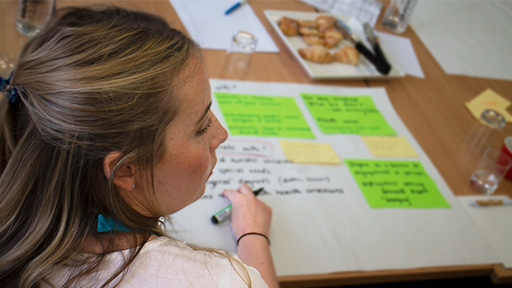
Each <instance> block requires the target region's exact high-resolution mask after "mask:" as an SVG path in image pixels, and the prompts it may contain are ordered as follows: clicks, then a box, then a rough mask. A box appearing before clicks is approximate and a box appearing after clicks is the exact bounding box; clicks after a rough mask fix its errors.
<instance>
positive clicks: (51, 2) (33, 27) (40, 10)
mask: <svg viewBox="0 0 512 288" xmlns="http://www.w3.org/2000/svg"><path fill="white" fill-rule="evenodd" d="M54 10H55V0H19V2H18V13H17V15H16V29H18V31H19V32H20V33H21V34H23V35H25V36H29V37H32V36H34V35H36V34H37V33H39V31H41V30H42V29H43V27H44V26H45V25H46V23H47V22H48V20H50V17H51V16H52V14H53V11H54Z"/></svg>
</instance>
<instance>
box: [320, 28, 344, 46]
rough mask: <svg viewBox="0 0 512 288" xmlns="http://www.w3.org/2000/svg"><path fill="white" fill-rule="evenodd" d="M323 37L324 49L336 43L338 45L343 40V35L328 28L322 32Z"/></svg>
mask: <svg viewBox="0 0 512 288" xmlns="http://www.w3.org/2000/svg"><path fill="white" fill-rule="evenodd" d="M324 37H325V47H327V48H332V47H334V46H336V45H338V43H340V41H341V40H343V35H342V34H341V32H340V31H338V30H336V29H334V28H330V29H328V30H326V31H325V32H324Z"/></svg>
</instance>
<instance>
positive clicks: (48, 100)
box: [0, 7, 199, 287]
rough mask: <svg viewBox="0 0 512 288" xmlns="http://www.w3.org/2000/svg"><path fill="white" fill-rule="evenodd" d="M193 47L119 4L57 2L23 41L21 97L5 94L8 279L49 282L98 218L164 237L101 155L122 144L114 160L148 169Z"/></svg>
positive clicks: (0, 246) (0, 270)
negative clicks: (44, 23) (43, 24)
mask: <svg viewBox="0 0 512 288" xmlns="http://www.w3.org/2000/svg"><path fill="white" fill-rule="evenodd" d="M192 55H199V49H198V47H197V45H196V44H194V43H193V41H191V40H190V39H188V38H187V37H185V36H184V35H183V34H182V33H180V32H179V31H177V30H175V29H172V28H170V27H169V26H168V25H167V24H166V22H165V21H163V20H162V19H160V18H157V17H155V16H152V15H149V14H144V13H140V12H131V11H126V10H123V9H119V8H113V7H102V8H94V9H90V8H67V9H64V10H59V11H58V13H57V16H56V17H54V19H53V20H52V21H51V23H49V25H48V27H47V28H46V29H45V30H44V31H43V32H41V33H40V34H39V35H37V36H35V37H34V38H32V39H30V40H29V41H28V42H27V44H26V45H25V46H24V48H23V50H22V51H21V54H20V58H19V60H18V63H17V65H16V67H15V71H14V74H13V78H12V81H11V85H12V86H13V87H15V88H16V89H17V91H18V92H19V97H20V98H21V104H20V105H13V104H8V99H7V97H3V98H2V99H1V100H0V121H1V129H0V172H1V176H0V283H2V284H5V285H6V286H16V287H17V286H22V287H35V286H39V285H41V283H45V281H46V277H47V276H48V275H50V274H51V273H53V272H55V269H56V267H58V265H63V264H66V263H68V262H70V261H71V259H73V257H74V256H76V254H77V253H79V251H80V248H82V246H83V244H84V242H85V239H87V238H90V237H96V236H95V235H97V234H96V229H97V226H96V225H97V217H98V214H104V215H106V216H109V217H112V218H113V219H116V220H117V221H120V222H121V223H123V224H125V225H126V226H128V227H130V228H133V229H135V230H136V231H139V232H143V235H144V237H143V243H145V242H146V241H147V239H148V238H149V236H150V235H151V234H150V233H153V234H156V235H162V233H163V232H162V230H161V228H159V226H158V217H144V216H142V215H140V214H139V213H137V212H136V211H135V210H134V209H132V208H130V206H129V205H127V204H126V203H125V202H124V201H123V198H122V197H121V196H120V194H119V193H117V191H116V189H115V187H114V186H113V184H112V183H111V182H109V179H107V177H105V175H104V172H103V159H104V158H105V156H107V155H108V154H109V153H111V152H113V151H118V152H120V153H121V155H122V157H121V158H120V159H118V162H117V163H118V164H117V165H116V167H119V166H120V165H125V164H128V163H136V164H137V167H141V169H142V168H144V169H145V170H144V171H149V172H148V176H149V177H151V175H152V173H151V172H152V170H151V169H152V167H153V165H154V163H155V162H156V161H157V159H158V158H159V156H160V155H161V154H162V153H163V151H162V148H163V147H162V145H163V135H164V128H165V127H166V126H167V125H168V124H169V123H170V122H171V121H172V119H173V117H174V116H175V114H176V112H177V111H176V109H177V107H178V105H179V103H175V101H173V99H174V97H172V95H170V96H169V93H170V92H169V91H172V89H171V88H172V87H173V85H179V84H180V83H177V81H176V78H177V75H178V74H179V73H180V71H181V70H182V68H183V67H184V65H185V62H187V60H188V59H189V58H190V57H192ZM115 173H116V169H114V171H113V172H112V175H110V179H112V178H113V176H114V175H115ZM151 179H152V178H151ZM141 247H142V246H138V248H135V249H134V250H133V253H132V255H133V257H131V259H130V260H129V261H128V263H127V264H126V266H127V265H129V263H130V262H131V261H133V258H134V257H135V256H136V255H137V253H138V251H140V249H141ZM105 254H106V252H105V253H103V254H102V255H103V256H104V255H105ZM100 256H101V255H100ZM100 260H101V257H100ZM100 260H98V261H96V262H94V263H93V264H91V265H90V266H89V267H88V268H87V269H85V270H83V271H82V273H81V274H80V275H77V277H80V276H83V275H86V274H87V273H89V272H91V271H92V270H93V269H94V268H95V267H97V266H98V264H99V261H100ZM126 266H125V267H124V268H126ZM121 272H122V269H120V271H118V273H117V274H116V275H112V277H111V278H110V280H109V281H108V282H107V283H105V284H104V286H106V285H108V283H109V282H111V281H113V279H114V278H116V276H118V275H119V274H120V273H121ZM77 277H73V278H71V279H70V281H68V283H67V284H68V285H72V282H73V281H74V280H76V279H77Z"/></svg>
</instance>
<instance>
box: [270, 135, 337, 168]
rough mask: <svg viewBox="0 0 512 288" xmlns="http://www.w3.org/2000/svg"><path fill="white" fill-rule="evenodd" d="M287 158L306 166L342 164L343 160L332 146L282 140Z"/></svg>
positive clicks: (282, 146) (280, 142)
mask: <svg viewBox="0 0 512 288" xmlns="http://www.w3.org/2000/svg"><path fill="white" fill-rule="evenodd" d="M279 144H280V145H281V148H282V149H283V152H284V155H285V156H286V158H287V159H288V160H290V161H292V162H295V163H304V164H340V163H341V160H340V158H339V157H338V154H336V151H334V150H333V149H332V147H331V145H330V144H327V143H311V142H299V141H287V140H280V141H279Z"/></svg>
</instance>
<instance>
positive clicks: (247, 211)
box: [223, 184, 272, 239]
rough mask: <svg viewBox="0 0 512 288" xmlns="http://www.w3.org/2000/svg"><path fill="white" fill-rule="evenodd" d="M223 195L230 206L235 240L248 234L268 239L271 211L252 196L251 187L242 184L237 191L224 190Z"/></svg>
mask: <svg viewBox="0 0 512 288" xmlns="http://www.w3.org/2000/svg"><path fill="white" fill-rule="evenodd" d="M223 194H224V196H225V197H227V198H228V199H229V200H230V201H231V204H232V211H231V224H232V225H233V234H234V235H235V237H236V239H238V238H239V237H240V236H242V235H243V234H245V233H249V232H257V233H261V234H264V235H266V236H267V237H268V235H269V232H270V221H271V219H272V210H271V209H270V207H268V206H267V204H265V203H264V202H263V201H261V200H259V199H257V198H256V196H254V194H253V192H252V189H251V187H249V186H248V185H247V184H242V186H240V187H239V188H238V189H237V190H224V191H223Z"/></svg>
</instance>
